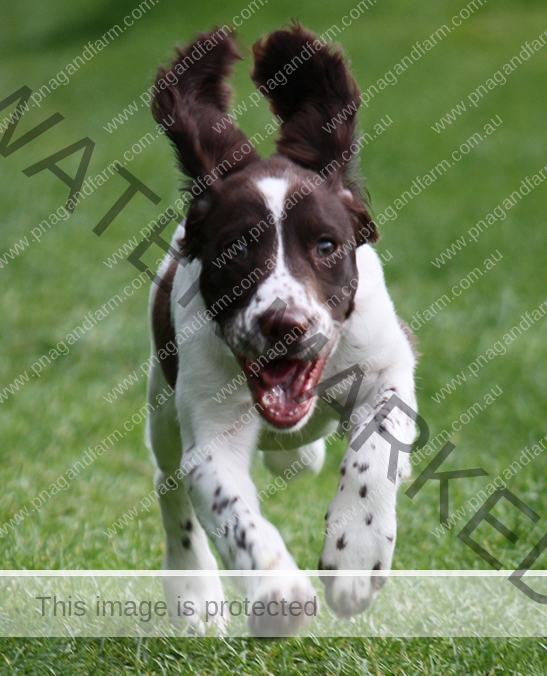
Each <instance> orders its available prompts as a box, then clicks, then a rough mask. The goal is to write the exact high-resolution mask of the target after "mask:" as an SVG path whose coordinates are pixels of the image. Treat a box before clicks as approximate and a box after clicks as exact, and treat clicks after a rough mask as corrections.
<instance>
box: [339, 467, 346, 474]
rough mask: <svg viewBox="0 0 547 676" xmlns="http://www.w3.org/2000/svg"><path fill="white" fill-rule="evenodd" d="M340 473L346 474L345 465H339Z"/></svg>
mask: <svg viewBox="0 0 547 676" xmlns="http://www.w3.org/2000/svg"><path fill="white" fill-rule="evenodd" d="M340 474H341V475H342V476H345V475H346V468H345V467H340Z"/></svg>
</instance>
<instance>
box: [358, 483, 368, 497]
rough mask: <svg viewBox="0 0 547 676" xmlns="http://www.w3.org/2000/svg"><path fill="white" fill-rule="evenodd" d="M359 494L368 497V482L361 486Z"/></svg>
mask: <svg viewBox="0 0 547 676" xmlns="http://www.w3.org/2000/svg"><path fill="white" fill-rule="evenodd" d="M359 495H360V496H361V497H362V498H366V497H367V486H366V484H363V485H362V486H361V488H360V489H359Z"/></svg>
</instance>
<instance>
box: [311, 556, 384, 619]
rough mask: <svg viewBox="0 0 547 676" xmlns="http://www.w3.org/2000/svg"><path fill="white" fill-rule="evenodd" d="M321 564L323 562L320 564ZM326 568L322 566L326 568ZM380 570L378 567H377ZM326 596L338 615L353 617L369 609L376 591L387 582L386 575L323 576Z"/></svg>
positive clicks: (322, 580) (330, 606)
mask: <svg viewBox="0 0 547 676" xmlns="http://www.w3.org/2000/svg"><path fill="white" fill-rule="evenodd" d="M319 565H320V566H321V562H320V564H319ZM324 569H325V568H324V567H323V568H320V570H324ZM377 570H378V569H377ZM321 582H322V583H323V584H324V586H325V598H326V600H327V603H328V605H329V608H331V609H332V610H333V611H334V612H335V613H336V614H337V615H338V617H353V616H354V615H358V614H359V613H363V612H364V611H365V610H367V609H368V608H369V606H370V604H371V603H372V599H373V597H374V593H375V592H376V591H377V590H378V589H380V588H381V587H383V586H384V584H385V583H386V582H387V577H385V576H364V575H340V576H335V575H332V576H330V575H329V576H327V575H322V576H321Z"/></svg>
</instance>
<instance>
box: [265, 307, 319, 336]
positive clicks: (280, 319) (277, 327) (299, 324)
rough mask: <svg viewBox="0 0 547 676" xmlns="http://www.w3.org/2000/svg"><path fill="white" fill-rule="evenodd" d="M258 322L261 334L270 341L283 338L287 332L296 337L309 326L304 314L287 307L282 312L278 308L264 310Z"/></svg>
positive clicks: (302, 333)
mask: <svg viewBox="0 0 547 676" xmlns="http://www.w3.org/2000/svg"><path fill="white" fill-rule="evenodd" d="M259 324H260V332H261V333H262V335H263V336H265V337H266V338H269V339H270V340H271V341H277V340H283V338H285V336H287V334H289V333H290V334H292V336H293V337H294V338H298V337H299V336H302V335H304V333H306V330H307V329H308V326H309V324H308V320H307V319H306V315H304V314H303V313H302V312H299V311H297V310H288V309H286V310H285V312H283V314H281V312H280V311H279V310H270V311H269V312H265V313H264V314H263V315H262V316H261V317H260V319H259Z"/></svg>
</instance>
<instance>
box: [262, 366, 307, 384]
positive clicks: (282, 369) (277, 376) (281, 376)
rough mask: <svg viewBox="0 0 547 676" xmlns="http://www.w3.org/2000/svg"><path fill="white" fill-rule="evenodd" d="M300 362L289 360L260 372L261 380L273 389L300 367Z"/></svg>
mask: <svg viewBox="0 0 547 676" xmlns="http://www.w3.org/2000/svg"><path fill="white" fill-rule="evenodd" d="M298 364H299V362H298V361H293V360H287V361H282V362H278V363H276V364H273V365H271V366H268V367H267V368H265V369H263V370H262V371H261V372H260V378H261V380H262V382H263V383H264V384H265V385H268V386H270V387H273V386H274V385H280V384H281V383H282V382H283V381H284V380H286V378H287V377H288V376H289V375H290V374H291V373H292V372H293V371H294V370H295V369H296V368H297V367H298Z"/></svg>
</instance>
